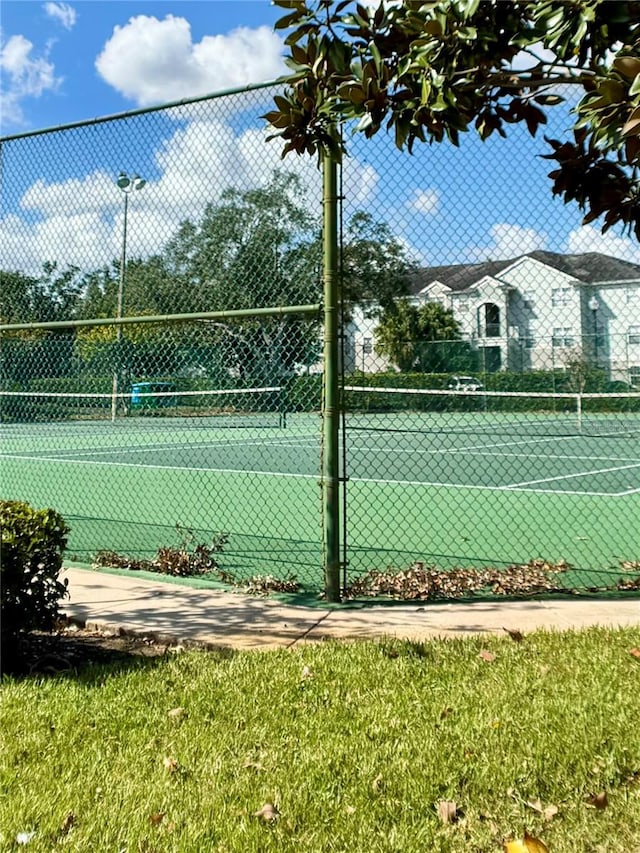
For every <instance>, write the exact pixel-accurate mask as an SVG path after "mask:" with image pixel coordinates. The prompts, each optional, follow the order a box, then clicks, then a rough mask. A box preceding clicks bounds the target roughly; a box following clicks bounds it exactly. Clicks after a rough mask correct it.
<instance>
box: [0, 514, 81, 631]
mask: <svg viewBox="0 0 640 853" xmlns="http://www.w3.org/2000/svg"><path fill="white" fill-rule="evenodd" d="M0 525H1V529H2V550H1V554H0V580H1V586H2V608H1V614H2V620H1V621H2V638H3V647H4V646H5V641H6V640H7V639H8V638H11V637H15V636H17V635H18V634H19V633H20V632H22V631H31V630H33V629H42V630H48V629H50V628H51V627H52V626H53V623H54V621H55V619H56V617H57V615H58V602H59V599H60V598H62V597H64V596H66V595H67V587H66V583H64V584H63V583H61V582H60V581H59V580H58V574H59V572H60V569H61V568H62V554H63V551H64V549H65V546H66V543H67V534H68V533H69V528H68V527H67V525H66V524H65V522H64V519H63V518H62V516H61V515H59V513H57V512H56V511H55V510H53V509H38V510H36V509H33V508H32V507H31V506H29V504H27V503H23V502H21V501H0ZM5 648H6V647H5Z"/></svg>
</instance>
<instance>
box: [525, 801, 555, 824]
mask: <svg viewBox="0 0 640 853" xmlns="http://www.w3.org/2000/svg"><path fill="white" fill-rule="evenodd" d="M527 805H528V806H529V808H530V809H533V810H534V812H538V814H539V815H542V817H543V818H544V819H545V820H546V821H549V820H552V819H553V818H554V817H555V816H556V815H557V814H558V812H559V811H560V809H559V808H558V806H554V805H553V804H551V805H548V806H543V805H542V803H541V801H540V800H532V801H530V800H527Z"/></svg>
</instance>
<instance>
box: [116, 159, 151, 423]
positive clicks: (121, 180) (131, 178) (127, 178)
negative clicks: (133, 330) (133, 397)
mask: <svg viewBox="0 0 640 853" xmlns="http://www.w3.org/2000/svg"><path fill="white" fill-rule="evenodd" d="M146 183H147V182H146V181H145V179H144V178H141V177H140V175H129V174H128V173H127V172H120V174H119V175H118V179H117V180H116V186H117V187H118V188H119V189H120V190H122V193H123V195H124V219H123V224H122V251H121V254H120V276H119V279H118V301H117V304H116V318H117V319H118V320H119V319H120V318H121V317H122V309H123V303H124V283H125V276H126V272H125V270H126V266H127V217H128V214H129V196H130V194H131V193H132V192H135V191H136V190H141V189H142V188H143V187H144V185H145V184H146ZM121 340H122V326H121V325H119V324H118V325H117V326H116V365H115V368H114V371H113V390H112V392H111V420H112V421H115V419H116V410H117V408H118V372H119V364H118V361H119V359H120V342H121Z"/></svg>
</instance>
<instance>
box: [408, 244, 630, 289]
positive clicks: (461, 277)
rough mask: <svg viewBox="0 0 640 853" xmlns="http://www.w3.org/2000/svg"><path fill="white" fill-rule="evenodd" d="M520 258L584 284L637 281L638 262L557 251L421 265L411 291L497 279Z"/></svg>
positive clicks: (587, 253) (453, 287) (459, 285)
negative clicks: (438, 264)
mask: <svg viewBox="0 0 640 853" xmlns="http://www.w3.org/2000/svg"><path fill="white" fill-rule="evenodd" d="M523 258H533V259H534V260H536V261H540V263H543V264H546V265H547V266H549V267H554V269H557V270H560V272H564V273H566V274H567V275H570V276H571V277H572V278H575V279H577V280H578V281H580V282H582V283H584V284H596V283H598V282H606V281H638V280H639V279H640V265H639V264H632V263H631V262H630V261H623V260H621V259H620V258H614V257H612V256H611V255H603V254H601V253H600V252H586V253H585V254H582V255H562V254H559V253H558V252H543V251H536V252H529V253H528V254H526V255H519V256H518V257H516V258H506V259H505V260H502V261H484V262H482V263H480V264H453V265H451V266H442V267H421V268H418V269H417V270H416V271H415V273H414V274H413V276H412V282H411V290H412V291H413V293H420V291H421V290H423V289H424V288H425V287H428V286H429V285H430V284H432V283H433V282H434V281H439V282H441V283H442V284H444V285H446V286H447V287H448V288H450V289H451V290H456V291H461V290H466V289H467V288H469V287H472V286H473V285H474V284H476V283H477V282H479V281H480V279H482V278H484V277H485V276H492V277H494V278H499V277H500V273H501V272H502V271H503V270H505V269H507V267H510V266H512V264H514V263H516V261H519V260H522V259H523Z"/></svg>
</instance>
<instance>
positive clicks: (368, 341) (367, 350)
mask: <svg viewBox="0 0 640 853" xmlns="http://www.w3.org/2000/svg"><path fill="white" fill-rule="evenodd" d="M362 352H363V353H364V354H365V355H371V353H372V352H373V338H363V339H362Z"/></svg>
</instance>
